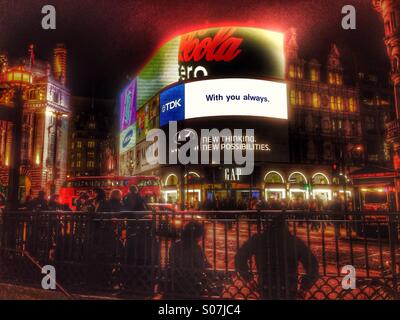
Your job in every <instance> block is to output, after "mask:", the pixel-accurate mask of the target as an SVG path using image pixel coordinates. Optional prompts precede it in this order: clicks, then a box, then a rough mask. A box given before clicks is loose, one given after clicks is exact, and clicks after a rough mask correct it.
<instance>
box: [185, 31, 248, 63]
mask: <svg viewBox="0 0 400 320" xmlns="http://www.w3.org/2000/svg"><path fill="white" fill-rule="evenodd" d="M235 30H236V28H220V29H218V31H217V33H216V34H215V35H214V37H205V38H201V36H202V35H204V34H205V33H206V32H207V30H204V31H196V32H192V33H189V34H187V35H184V36H182V38H181V43H180V46H179V57H178V58H179V61H180V62H189V61H195V62H197V61H200V60H203V59H204V58H205V60H206V61H208V62H210V61H225V62H227V61H231V60H233V59H235V58H236V57H237V56H238V55H239V53H240V52H241V51H242V50H241V49H239V47H240V44H241V43H242V42H243V39H242V38H238V37H233V36H232V35H233V33H234V32H235ZM199 37H200V39H199Z"/></svg>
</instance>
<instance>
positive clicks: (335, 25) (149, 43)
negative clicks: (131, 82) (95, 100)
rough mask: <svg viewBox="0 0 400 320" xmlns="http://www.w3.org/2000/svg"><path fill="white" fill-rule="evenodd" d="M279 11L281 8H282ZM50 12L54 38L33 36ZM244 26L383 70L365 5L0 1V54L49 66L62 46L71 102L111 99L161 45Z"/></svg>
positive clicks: (373, 19)
mask: <svg viewBox="0 0 400 320" xmlns="http://www.w3.org/2000/svg"><path fill="white" fill-rule="evenodd" d="M283 3H284V4H285V5H283ZM46 4H52V5H54V6H55V7H56V10H57V30H43V29H41V19H42V17H43V15H42V14H41V8H42V6H43V5H46ZM346 4H352V5H354V6H355V7H356V9H357V30H350V31H349V30H347V31H346V30H343V29H342V28H341V18H342V14H341V8H342V6H344V5H346ZM224 24H225V25H232V24H234V25H246V26H255V27H264V28H268V29H272V30H276V31H281V32H284V31H286V30H287V29H288V28H289V27H295V28H297V31H298V41H299V45H300V52H301V55H302V56H303V57H304V58H306V59H309V58H314V57H315V58H317V59H319V60H320V61H321V62H325V61H326V55H327V53H328V51H329V46H330V43H332V42H335V43H337V45H338V47H339V49H340V50H341V51H342V53H343V56H344V60H345V63H348V64H349V63H350V64H351V63H353V64H354V63H355V62H357V65H359V66H361V67H362V66H364V65H370V66H371V65H372V66H377V67H381V68H382V69H383V70H386V69H387V68H388V67H387V57H386V51H385V48H384V44H383V41H382V39H383V24H382V22H381V18H380V17H379V15H378V14H377V13H376V12H375V11H374V10H373V7H372V5H371V1H370V0H343V1H342V0H318V1H315V0H313V1H309V0H293V1H292V0H286V1H282V0H280V1H278V0H276V1H275V0H264V1H256V0H246V1H244V0H242V1H236V0H230V1H217V0H212V1H191V0H185V1H173V0H159V1H151V0H114V1H112V0H45V1H41V0H15V1H14V0H0V50H2V51H6V52H8V53H9V55H10V56H11V57H19V56H23V55H27V47H28V44H29V43H34V44H35V46H36V57H37V58H38V59H51V54H52V51H51V48H52V47H53V46H54V45H55V44H56V43H59V42H63V43H65V44H66V46H67V49H68V54H69V57H68V58H69V63H68V68H69V69H68V85H69V86H70V88H71V90H72V94H73V95H86V96H90V95H91V94H92V92H93V88H94V94H95V96H96V97H103V98H115V97H116V95H117V93H118V91H119V90H120V89H121V87H122V86H123V85H124V84H125V83H126V82H127V79H128V78H129V77H132V76H133V75H134V74H135V71H138V69H140V67H141V66H142V65H143V63H144V62H145V61H146V60H147V59H148V58H149V56H150V55H152V54H153V53H154V51H155V50H156V49H157V48H158V47H159V46H160V45H161V44H162V43H163V42H165V41H166V40H169V39H170V38H172V37H173V36H175V35H178V34H180V33H183V32H187V31H191V30H193V29H198V28H203V27H208V26H216V25H224Z"/></svg>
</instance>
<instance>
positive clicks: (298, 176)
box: [288, 172, 307, 184]
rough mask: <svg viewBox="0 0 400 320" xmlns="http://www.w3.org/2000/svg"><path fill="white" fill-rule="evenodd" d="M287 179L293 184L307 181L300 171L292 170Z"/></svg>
mask: <svg viewBox="0 0 400 320" xmlns="http://www.w3.org/2000/svg"><path fill="white" fill-rule="evenodd" d="M288 181H289V183H293V184H302V183H307V178H306V176H305V175H304V174H302V173H301V172H293V173H291V174H290V175H289V178H288Z"/></svg>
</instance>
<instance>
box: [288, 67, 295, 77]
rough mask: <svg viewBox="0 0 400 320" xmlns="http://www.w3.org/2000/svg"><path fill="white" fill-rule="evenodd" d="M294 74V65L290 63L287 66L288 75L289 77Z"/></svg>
mask: <svg viewBox="0 0 400 320" xmlns="http://www.w3.org/2000/svg"><path fill="white" fill-rule="evenodd" d="M295 76H296V75H295V72H294V65H292V64H291V65H290V67H289V77H290V78H294V77H295Z"/></svg>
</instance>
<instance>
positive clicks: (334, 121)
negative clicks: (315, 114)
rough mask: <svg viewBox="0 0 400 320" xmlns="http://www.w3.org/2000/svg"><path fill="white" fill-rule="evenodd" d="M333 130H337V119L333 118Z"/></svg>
mask: <svg viewBox="0 0 400 320" xmlns="http://www.w3.org/2000/svg"><path fill="white" fill-rule="evenodd" d="M332 131H336V120H335V119H332Z"/></svg>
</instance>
